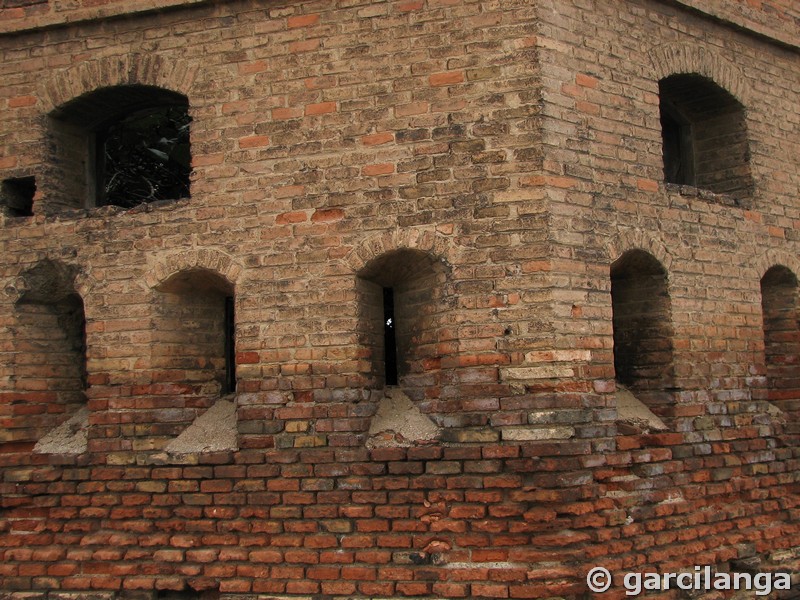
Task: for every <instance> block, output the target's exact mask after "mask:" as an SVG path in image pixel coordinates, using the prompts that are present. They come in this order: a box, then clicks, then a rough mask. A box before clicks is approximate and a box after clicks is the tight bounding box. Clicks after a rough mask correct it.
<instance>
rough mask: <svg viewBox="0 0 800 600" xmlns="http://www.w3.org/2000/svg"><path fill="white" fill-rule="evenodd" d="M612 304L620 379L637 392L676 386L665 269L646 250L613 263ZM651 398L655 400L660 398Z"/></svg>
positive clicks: (628, 253) (627, 253)
mask: <svg viewBox="0 0 800 600" xmlns="http://www.w3.org/2000/svg"><path fill="white" fill-rule="evenodd" d="M611 302H612V310H613V327H614V370H615V373H616V378H617V381H618V382H619V383H621V384H623V385H625V386H627V387H629V388H631V389H633V390H636V391H637V392H657V391H661V390H664V389H665V388H668V387H671V380H672V364H673V362H672V350H673V346H672V334H673V332H672V315H671V312H672V309H671V304H670V298H669V292H668V289H667V272H666V270H665V269H664V267H663V266H662V265H661V263H659V262H658V261H657V260H656V259H655V258H654V257H653V256H652V255H650V254H648V253H647V252H644V251H642V250H631V251H629V252H626V253H625V254H623V255H622V256H621V257H620V258H619V259H618V260H617V261H616V262H614V264H612V265H611ZM637 395H638V394H637ZM645 396H647V397H649V398H650V399H651V400H652V401H653V402H655V400H653V399H654V398H656V395H653V394H645ZM648 404H651V402H648Z"/></svg>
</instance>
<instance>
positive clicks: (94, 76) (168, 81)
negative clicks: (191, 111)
mask: <svg viewBox="0 0 800 600" xmlns="http://www.w3.org/2000/svg"><path fill="white" fill-rule="evenodd" d="M197 69H198V65H196V64H195V65H190V64H189V63H188V62H186V61H183V60H180V59H174V58H169V59H168V58H165V57H162V56H152V55H146V54H128V55H125V56H110V57H104V58H100V59H98V60H92V61H86V62H82V63H78V64H76V65H74V66H72V67H69V68H67V69H64V70H62V71H59V72H58V73H56V74H55V76H53V77H52V78H50V79H46V80H45V81H44V82H43V83H42V84H41V89H40V94H39V95H40V97H41V99H42V103H43V106H44V109H45V112H50V111H52V110H53V109H55V108H57V107H59V106H61V105H62V104H64V103H66V102H69V101H70V100H73V99H75V98H78V97H80V96H82V95H84V94H86V93H89V92H92V91H94V90H96V89H99V88H104V87H113V86H118V85H149V86H155V87H160V88H163V89H168V90H172V91H175V92H179V93H181V94H183V95H184V96H186V97H188V98H191V94H190V91H191V89H192V85H193V84H194V79H195V76H196V75H197Z"/></svg>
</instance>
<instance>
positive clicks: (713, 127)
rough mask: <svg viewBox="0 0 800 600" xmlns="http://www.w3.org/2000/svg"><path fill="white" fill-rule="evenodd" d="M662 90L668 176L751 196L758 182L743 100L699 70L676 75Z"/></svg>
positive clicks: (666, 80) (720, 191) (673, 180)
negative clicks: (752, 169) (752, 165)
mask: <svg viewBox="0 0 800 600" xmlns="http://www.w3.org/2000/svg"><path fill="white" fill-rule="evenodd" d="M658 89H659V108H660V115H661V136H662V141H663V146H662V151H663V159H664V180H665V181H666V182H667V183H675V184H680V185H691V186H695V187H698V188H702V189H706V190H709V191H711V192H714V193H717V194H728V195H731V196H733V197H734V198H737V199H743V198H746V197H749V196H750V194H751V193H752V188H753V182H752V177H751V174H750V165H749V160H750V151H749V144H748V136H747V124H746V119H745V111H744V107H743V106H742V104H741V103H740V102H739V101H738V100H737V99H736V98H734V97H733V96H732V95H731V94H730V93H728V92H727V91H726V90H724V89H723V88H721V87H719V86H718V85H717V84H716V83H714V82H713V81H712V80H710V79H708V78H706V77H702V76H700V75H697V74H681V75H671V76H669V77H666V78H664V79H662V80H661V81H660V82H659V84H658Z"/></svg>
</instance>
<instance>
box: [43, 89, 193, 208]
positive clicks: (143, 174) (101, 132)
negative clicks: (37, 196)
mask: <svg viewBox="0 0 800 600" xmlns="http://www.w3.org/2000/svg"><path fill="white" fill-rule="evenodd" d="M188 108H189V103H188V100H187V98H186V96H184V95H182V94H178V93H176V92H172V91H169V90H165V89H162V88H157V87H153V86H144V85H129V86H116V87H109V88H101V89H99V90H95V91H94V92H90V93H88V94H84V95H83V96H81V97H79V98H76V99H75V100H72V101H71V102H68V103H67V104H65V105H63V106H61V107H60V108H58V109H56V110H55V111H53V112H52V113H51V114H50V131H51V139H52V152H53V160H52V161H51V170H52V173H50V177H52V178H53V180H52V181H51V182H50V185H48V188H49V189H50V190H52V199H51V201H50V204H52V205H53V206H51V207H50V212H52V211H53V210H54V209H55V208H56V207H58V206H61V207H67V208H83V207H92V206H104V205H114V206H120V207H123V208H131V207H134V206H137V205H139V204H143V203H147V202H154V201H158V200H177V199H179V198H187V197H189V175H190V174H191V151H190V144H189V124H190V121H191V118H190V117H189V112H188Z"/></svg>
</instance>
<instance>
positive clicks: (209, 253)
mask: <svg viewBox="0 0 800 600" xmlns="http://www.w3.org/2000/svg"><path fill="white" fill-rule="evenodd" d="M189 269H207V270H209V271H213V272H215V273H218V274H219V275H221V276H222V277H224V278H225V279H227V280H228V282H229V283H230V284H231V285H233V286H234V287H236V284H237V282H238V280H239V277H240V275H241V273H242V266H241V265H240V264H238V263H237V262H235V261H234V260H233V259H232V258H231V257H230V256H228V255H227V254H225V253H223V252H220V251H218V250H211V249H202V250H187V251H185V252H177V253H175V254H170V255H168V256H166V257H161V258H159V259H158V262H156V264H155V266H154V267H153V268H152V269H151V270H150V272H149V273H148V274H147V275H146V276H145V283H147V285H148V286H150V288H156V287H158V286H159V285H161V284H162V283H164V282H165V281H167V280H168V279H169V278H170V277H172V276H173V275H175V274H176V273H180V272H181V271H186V270H189Z"/></svg>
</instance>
